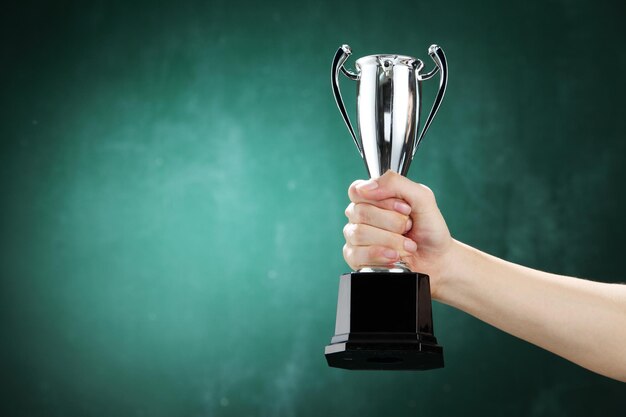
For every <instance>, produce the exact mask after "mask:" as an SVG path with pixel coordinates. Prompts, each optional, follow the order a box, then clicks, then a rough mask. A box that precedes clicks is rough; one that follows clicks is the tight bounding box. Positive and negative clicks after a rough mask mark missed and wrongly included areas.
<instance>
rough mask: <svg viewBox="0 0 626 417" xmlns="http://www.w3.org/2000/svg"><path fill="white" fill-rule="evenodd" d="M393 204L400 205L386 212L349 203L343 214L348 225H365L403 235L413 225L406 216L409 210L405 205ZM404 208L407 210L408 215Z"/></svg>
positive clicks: (366, 205)
mask: <svg viewBox="0 0 626 417" xmlns="http://www.w3.org/2000/svg"><path fill="white" fill-rule="evenodd" d="M395 204H398V205H400V207H399V209H398V208H396V210H387V209H382V208H380V207H377V206H374V205H372V204H367V203H356V204H355V203H350V205H349V206H348V207H347V208H346V212H345V213H346V217H348V220H349V222H350V223H353V224H366V225H370V226H374V227H377V228H379V229H384V230H388V231H390V232H393V233H397V234H400V235H403V234H405V233H406V232H408V231H409V230H411V227H412V225H413V223H412V221H411V219H410V218H409V216H408V214H409V213H410V211H411V208H410V207H409V206H408V205H407V204H406V203H399V202H395ZM404 206H406V207H407V208H408V213H407V210H406V209H405V208H404ZM394 208H395V206H394ZM403 212H404V214H403Z"/></svg>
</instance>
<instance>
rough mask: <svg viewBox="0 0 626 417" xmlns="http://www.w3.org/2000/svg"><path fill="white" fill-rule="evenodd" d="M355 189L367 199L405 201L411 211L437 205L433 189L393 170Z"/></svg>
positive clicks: (424, 209)
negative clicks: (396, 199)
mask: <svg viewBox="0 0 626 417" xmlns="http://www.w3.org/2000/svg"><path fill="white" fill-rule="evenodd" d="M355 191H356V192H357V193H358V194H360V195H361V197H363V198H365V199H367V200H374V201H380V200H385V199H388V198H398V199H401V200H404V201H406V202H407V203H409V205H410V206H411V209H412V211H413V212H424V211H430V210H432V209H433V208H436V207H437V202H436V201H435V195H434V194H433V191H432V190H431V189H430V188H428V187H427V186H425V185H423V184H418V183H415V182H413V181H411V180H410V179H408V178H406V177H403V176H402V175H400V174H398V173H395V172H393V171H387V172H386V173H385V174H384V175H383V176H381V177H379V178H377V179H372V180H369V181H366V182H362V183H360V184H358V185H356V187H355Z"/></svg>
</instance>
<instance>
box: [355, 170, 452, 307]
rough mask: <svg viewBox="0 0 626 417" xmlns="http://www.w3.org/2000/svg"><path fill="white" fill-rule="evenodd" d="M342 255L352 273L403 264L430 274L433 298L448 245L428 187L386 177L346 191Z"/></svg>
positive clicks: (449, 241) (394, 176)
mask: <svg viewBox="0 0 626 417" xmlns="http://www.w3.org/2000/svg"><path fill="white" fill-rule="evenodd" d="M348 195H349V197H350V201H351V203H350V205H348V207H347V208H346V216H347V217H348V224H346V226H345V227H344V230H343V233H344V236H345V239H346V244H345V245H344V247H343V256H344V258H345V260H346V262H347V263H348V265H350V267H351V268H353V269H355V270H356V269H359V268H362V267H365V266H381V265H391V264H393V263H394V262H396V261H400V260H402V261H404V262H405V263H406V264H407V265H408V266H409V268H410V269H411V270H412V271H415V272H422V273H425V274H428V275H430V277H431V289H432V292H433V297H435V296H436V288H437V281H438V280H439V279H440V277H441V275H442V274H443V273H444V270H445V266H446V262H447V260H446V258H447V255H448V252H450V249H451V247H452V244H453V239H452V237H451V236H450V232H449V231H448V227H447V225H446V222H445V220H444V219H443V216H442V215H441V212H440V211H439V208H438V207H437V202H436V201H435V196H434V194H433V192H432V191H431V190H430V188H428V187H426V186H424V185H422V184H417V183H414V182H412V181H411V180H409V179H407V178H405V177H403V176H401V175H399V174H396V173H394V172H392V171H389V172H387V173H386V174H385V175H383V176H382V177H380V178H378V179H376V180H369V181H362V180H359V181H355V182H354V183H352V185H351V186H350V189H349V190H348Z"/></svg>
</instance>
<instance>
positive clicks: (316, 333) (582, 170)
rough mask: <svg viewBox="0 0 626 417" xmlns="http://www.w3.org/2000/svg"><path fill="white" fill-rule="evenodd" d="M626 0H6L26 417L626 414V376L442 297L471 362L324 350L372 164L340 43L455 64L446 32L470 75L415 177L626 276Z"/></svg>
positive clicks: (571, 269)
mask: <svg viewBox="0 0 626 417" xmlns="http://www.w3.org/2000/svg"><path fill="white" fill-rule="evenodd" d="M622 4H623V2H620V1H613V2H603V1H594V2H590V1H531V2H528V1H518V2H507V1H491V0H489V1H480V2H469V1H460V0H459V1H456V2H450V1H428V2H426V1H424V2H417V1H402V2H386V1H380V0H378V1H371V0H368V1H366V0H360V1H343V2H335V1H318V2H302V3H299V2H287V1H283V2H271V1H270V2H258V3H257V2H252V1H250V2H241V1H225V0H215V1H209V2H200V1H197V2H190V1H182V0H180V1H175V2H155V1H145V2H139V1H134V2H104V1H91V2H67V1H50V2H28V1H27V2H18V3H17V4H14V5H7V4H5V5H4V6H2V12H1V18H0V19H1V22H0V23H1V24H0V33H1V34H2V41H1V50H0V59H1V61H0V62H1V65H0V141H1V143H0V199H1V205H0V275H1V280H0V366H1V368H0V375H1V379H2V382H1V383H0V386H1V390H0V414H1V415H2V416H242V417H246V416H339V415H341V416H366V417H367V416H391V415H393V416H462V415H463V416H474V415H475V416H504V415H506V416H610V415H623V412H624V411H623V410H624V409H623V404H624V396H625V395H626V388H625V387H626V386H625V385H623V384H620V383H617V382H615V381H611V380H609V379H607V378H604V377H601V376H598V375H595V374H592V373H591V372H588V371H586V370H584V369H581V368H579V367H577V366H576V365H573V364H571V363H569V362H567V361H565V360H563V359H561V358H559V357H556V356H554V355H552V354H550V353H547V352H545V351H542V350H541V349H538V348H536V347H534V346H532V345H529V344H527V343H525V342H522V341H520V340H518V339H516V338H513V337H511V336H509V335H506V334H504V333H502V332H500V331H498V330H495V329H493V328H491V327H489V326H487V325H485V324H483V323H481V322H479V321H477V320H476V319H474V318H472V317H470V316H468V315H466V314H464V313H462V312H459V311H456V310H454V309H452V308H450V307H447V306H444V305H441V304H437V303H435V306H434V309H435V311H434V314H435V324H436V330H437V336H438V338H439V341H440V342H441V343H442V344H443V345H444V347H445V352H446V368H445V369H442V370H437V371H431V372H425V373H376V372H362V373H350V372H346V371H342V370H336V369H329V368H328V367H327V366H326V363H325V360H324V357H323V348H324V345H325V344H327V343H328V341H329V340H330V337H331V336H332V333H333V330H334V315H335V305H336V296H337V284H338V276H339V274H340V273H342V272H345V271H346V270H347V269H348V268H347V266H346V265H345V263H344V261H343V259H342V256H341V246H342V244H343V237H342V233H341V230H342V227H343V224H344V222H345V218H344V215H343V209H344V207H345V206H346V205H347V203H348V200H347V196H346V190H347V187H348V185H349V184H350V183H351V182H352V181H353V180H354V179H357V178H363V177H364V176H365V169H364V166H363V163H362V161H361V160H360V159H359V157H358V154H357V152H356V150H355V149H354V146H353V144H352V143H351V139H350V137H349V135H348V132H347V130H346V129H345V127H344V125H343V122H342V120H341V118H340V116H339V113H338V112H337V109H336V106H335V103H334V101H333V98H332V95H331V91H330V85H329V73H330V61H331V58H332V56H333V54H334V52H335V50H336V48H337V47H338V46H339V45H340V44H342V43H349V44H350V45H351V46H352V49H353V51H354V53H355V56H357V57H358V56H362V55H367V54H372V53H385V52H386V53H402V54H408V55H413V56H417V57H420V58H422V59H423V60H425V62H430V59H429V58H428V55H427V48H428V46H429V45H430V44H431V43H438V44H439V45H441V46H442V47H443V48H444V50H445V51H446V54H447V57H448V60H449V67H450V82H449V85H448V92H447V95H446V99H445V101H444V103H443V107H442V108H441V111H440V113H439V115H438V117H437V118H436V119H435V122H434V124H433V125H432V128H431V130H430V132H429V134H428V135H427V137H426V140H425V142H424V144H423V146H422V147H421V148H420V150H419V152H418V154H417V157H416V161H415V162H414V164H413V165H412V167H411V172H410V177H411V178H412V179H414V180H417V181H421V182H424V183H426V184H428V185H430V186H431V187H432V188H433V189H434V190H435V192H436V194H437V196H438V200H439V203H440V206H441V208H442V211H443V212H444V215H445V216H446V219H447V221H448V223H449V226H450V228H451V230H452V232H453V234H454V236H455V237H456V238H458V239H460V240H462V241H464V242H466V243H469V244H471V245H473V246H476V247H478V248H480V249H482V250H485V251H488V252H490V253H492V254H495V255H497V256H500V257H504V258H506V259H508V260H511V261H515V262H519V263H523V264H525V265H529V266H531V267H535V268H541V269H544V270H549V271H553V272H559V273H564V274H571V275H577V276H583V277H591V278H595V279H598V280H604V281H615V282H617V281H623V280H625V276H626V273H625V271H624V249H625V248H626V245H625V243H624V236H626V219H624V216H623V214H624V213H625V212H626V197H625V187H624V180H625V179H626V145H625V139H626V138H625V133H624V132H625V131H626V123H625V120H626V106H625V104H624V100H625V99H624V98H625V97H626V82H625V81H624V74H626V49H624V46H623V42H624V39H626V25H624V23H623V21H624V18H625V17H626V13H625V10H624V6H622ZM350 62H353V61H350ZM428 66H430V64H428ZM342 82H343V87H344V89H345V90H346V98H347V100H348V101H350V100H353V99H354V91H353V90H354V87H353V86H352V85H350V81H349V80H344V81H342ZM435 84H437V81H435V80H433V81H431V82H430V86H428V87H427V88H426V89H425V96H426V97H425V101H426V102H430V100H432V97H433V94H434V85H435ZM352 108H353V107H352ZM581 308H584V306H581ZM581 337H585V335H581ZM598 343H602V340H598Z"/></svg>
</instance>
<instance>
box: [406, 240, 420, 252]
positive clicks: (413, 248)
mask: <svg viewBox="0 0 626 417" xmlns="http://www.w3.org/2000/svg"><path fill="white" fill-rule="evenodd" d="M404 249H405V250H406V251H407V252H415V251H416V250H417V243H415V242H413V241H412V240H411V239H404Z"/></svg>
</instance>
